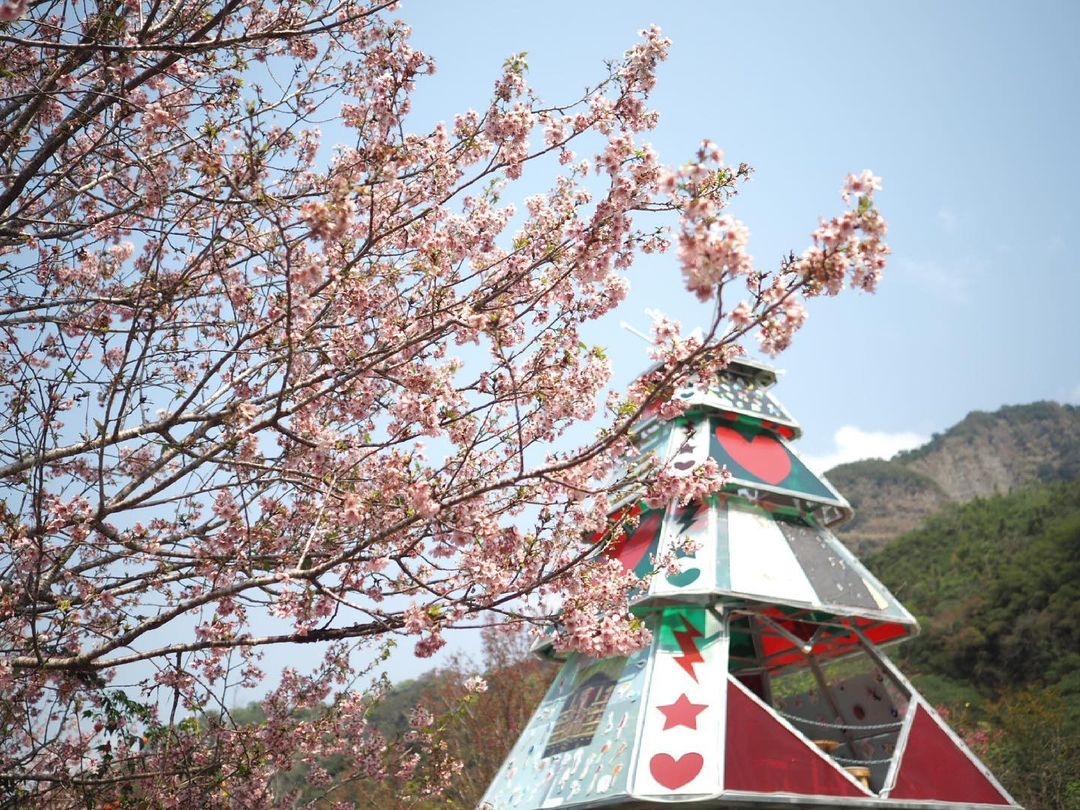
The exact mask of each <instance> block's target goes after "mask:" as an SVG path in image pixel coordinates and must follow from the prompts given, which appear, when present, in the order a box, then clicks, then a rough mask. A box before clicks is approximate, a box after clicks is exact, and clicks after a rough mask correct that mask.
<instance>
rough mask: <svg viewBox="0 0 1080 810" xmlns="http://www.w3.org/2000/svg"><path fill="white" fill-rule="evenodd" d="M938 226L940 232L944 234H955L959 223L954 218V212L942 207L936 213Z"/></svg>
mask: <svg viewBox="0 0 1080 810" xmlns="http://www.w3.org/2000/svg"><path fill="white" fill-rule="evenodd" d="M937 219H938V224H939V225H941V228H942V230H944V231H945V233H956V230H957V228H958V227H959V224H960V223H959V221H958V220H957V218H956V212H955V211H953V210H952V209H951V208H947V207H945V206H942V207H941V208H939V209H938V212H937Z"/></svg>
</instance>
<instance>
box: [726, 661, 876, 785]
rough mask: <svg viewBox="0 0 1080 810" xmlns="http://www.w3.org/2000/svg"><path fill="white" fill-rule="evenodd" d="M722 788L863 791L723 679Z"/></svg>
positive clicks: (755, 702)
mask: <svg viewBox="0 0 1080 810" xmlns="http://www.w3.org/2000/svg"><path fill="white" fill-rule="evenodd" d="M724 788H725V789H727V790H746V791H751V792H754V793H779V792H785V793H800V794H802V795H804V796H862V797H865V796H866V793H865V792H864V791H862V790H860V789H859V788H858V787H856V786H855V785H853V784H852V783H851V782H850V781H849V780H848V779H847V777H845V776H844V774H843V773H841V772H840V770H839V769H838V768H837V767H836V766H834V765H832V764H831V763H830V762H829V761H828V760H826V759H824V758H822V757H821V756H820V755H819V754H818V753H817V752H816V751H814V750H813V749H811V748H810V743H808V742H806V741H805V740H803V739H802V737H800V736H798V735H797V734H795V733H794V732H792V731H791V730H789V729H788V728H786V727H785V726H784V725H783V724H782V723H781V722H780V721H779V720H778V719H777V718H776V717H775V716H774V715H773V714H772V713H771V712H770V711H769V710H768V709H766V708H765V707H763V706H762V705H761V704H760V703H758V702H757V701H755V700H754V699H753V698H751V697H750V696H749V695H747V694H746V693H745V692H743V690H742V689H740V688H739V687H738V686H736V685H735V684H734V683H733V682H732V681H731V680H729V681H728V703H727V742H726V744H725V746H724Z"/></svg>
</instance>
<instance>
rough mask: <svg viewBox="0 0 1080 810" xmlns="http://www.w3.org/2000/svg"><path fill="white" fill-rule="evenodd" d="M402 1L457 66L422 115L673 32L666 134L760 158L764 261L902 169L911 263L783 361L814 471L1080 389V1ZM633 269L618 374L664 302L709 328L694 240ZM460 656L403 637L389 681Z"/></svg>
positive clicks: (599, 65) (755, 192) (591, 63)
mask: <svg viewBox="0 0 1080 810" xmlns="http://www.w3.org/2000/svg"><path fill="white" fill-rule="evenodd" d="M400 16H402V17H403V18H404V19H405V20H406V21H408V22H409V23H410V24H411V25H412V27H413V33H414V39H413V44H414V46H415V47H418V48H420V49H421V50H424V51H426V52H427V53H429V54H430V55H432V56H434V57H435V59H436V61H437V64H438V73H437V74H436V75H435V76H434V77H432V78H430V79H427V80H425V81H424V82H422V83H421V84H420V86H419V87H418V90H417V94H416V97H415V105H414V116H413V122H414V128H415V129H416V130H426V128H427V126H429V125H430V124H432V123H433V122H434V121H436V120H440V119H442V120H447V121H449V120H452V117H453V115H454V113H456V112H461V111H464V110H466V109H468V108H470V107H471V108H476V109H483V107H484V106H485V104H486V101H487V99H488V97H489V95H490V91H491V87H492V83H493V82H494V79H495V77H496V75H497V74H498V71H499V67H500V65H501V64H502V62H503V60H504V59H505V58H506V57H507V56H509V55H511V54H513V53H517V52H520V51H527V52H528V62H529V80H530V82H531V84H532V85H533V86H534V87H536V88H537V89H538V91H539V93H540V94H541V96H542V97H543V98H544V99H545V100H546V101H559V102H562V101H566V100H569V99H570V98H571V97H573V94H574V93H577V92H579V91H580V90H581V89H582V88H583V87H584V85H586V84H588V83H593V82H595V81H596V80H598V79H599V78H600V77H601V76H602V75H603V61H604V60H605V59H607V58H613V57H617V56H619V55H620V54H621V53H622V52H623V51H624V50H625V49H626V48H628V47H630V46H631V45H632V44H633V43H634V42H635V41H636V39H637V31H638V30H640V29H641V28H643V27H645V26H647V25H649V24H650V23H657V24H658V25H660V26H661V27H662V28H663V30H664V33H665V34H666V35H667V36H669V37H671V38H672V40H673V46H672V49H671V54H670V58H669V60H668V62H667V63H665V64H664V65H663V66H662V68H661V72H660V77H659V85H658V88H657V91H656V93H655V95H654V98H653V105H654V107H655V108H656V109H658V110H659V111H660V112H661V115H662V118H661V123H660V126H659V128H658V129H657V130H656V131H655V132H654V133H652V135H651V137H650V140H651V142H652V143H653V145H654V146H655V147H656V148H657V150H658V151H659V153H660V155H661V157H662V158H663V159H664V160H665V162H668V163H676V164H677V163H681V162H683V161H685V160H686V159H688V158H689V157H690V155H691V154H692V153H693V151H694V150H695V149H696V147H697V145H698V144H699V143H700V141H701V139H702V138H710V139H711V140H713V141H715V142H716V143H717V144H719V145H720V146H721V147H722V148H723V149H724V150H725V152H726V154H727V157H728V160H729V162H732V163H738V162H740V161H746V162H748V163H750V164H751V165H753V166H754V167H755V175H754V179H753V181H752V182H751V183H750V184H749V185H748V186H746V187H745V188H744V190H743V191H742V193H741V194H740V196H739V197H738V198H737V199H736V201H735V202H734V204H733V206H732V209H731V211H732V213H733V214H734V215H735V216H737V217H739V218H740V219H742V220H743V221H744V222H746V223H747V224H748V225H749V227H750V230H751V243H750V247H751V252H752V253H753V255H754V256H755V258H756V259H757V261H758V262H759V264H760V265H761V266H765V267H771V266H774V265H775V263H776V262H777V261H778V260H779V258H780V257H781V256H782V255H783V254H785V253H786V252H787V251H789V250H795V251H796V252H800V251H801V250H802V249H803V248H804V247H805V246H806V245H807V243H808V238H809V233H810V231H812V230H813V228H814V227H815V225H816V222H817V217H818V216H820V215H825V216H829V215H832V214H834V213H836V212H838V211H839V210H840V206H841V201H840V199H839V189H840V185H841V183H842V181H843V178H844V177H845V175H846V174H847V173H848V172H850V171H859V170H861V169H864V168H871V169H873V170H874V171H875V173H877V174H878V175H880V176H881V177H882V178H883V179H884V190H883V192H882V193H881V194H880V197H879V207H880V208H881V210H882V212H883V213H884V214H885V216H886V218H887V219H888V221H889V224H890V239H889V241H890V244H891V245H892V248H893V256H892V261H891V265H890V267H889V269H888V271H887V274H886V277H885V279H884V281H883V282H882V284H881V286H880V287H879V290H878V292H877V294H876V295H873V296H867V295H863V294H857V293H854V292H848V293H846V294H844V295H841V296H840V297H838V298H836V299H824V300H817V301H814V302H812V305H811V308H810V319H809V320H808V322H807V324H806V326H805V327H804V328H803V330H802V332H801V333H800V335H799V336H798V338H797V340H796V342H795V344H794V345H793V347H792V348H791V349H790V350H789V351H788V352H786V353H785V354H783V355H781V356H780V357H779V358H777V359H776V360H775V361H774V362H775V364H776V365H777V366H778V367H780V368H782V369H785V370H786V372H787V373H786V374H785V375H784V377H783V378H782V380H781V383H780V385H779V386H778V388H777V389H776V393H777V395H778V396H779V398H780V399H781V401H783V402H784V403H785V405H787V407H788V408H789V409H790V410H791V412H792V413H793V415H794V416H795V418H796V419H798V420H799V421H800V422H801V424H802V426H803V428H804V431H805V435H804V437H803V438H802V439H801V440H800V442H799V444H798V447H799V449H800V450H801V451H802V453H803V454H804V456H805V457H807V458H808V460H810V461H811V462H816V463H817V464H819V465H821V466H822V467H823V468H827V467H829V466H832V465H833V464H834V463H838V462H840V461H843V460H849V459H851V458H858V457H866V456H876V455H883V456H887V455H888V454H889V453H891V452H893V451H894V450H896V449H898V448H901V447H905V446H913V445H915V444H918V443H921V442H922V441H925V440H926V439H927V438H929V436H930V435H931V434H932V433H934V432H936V431H942V430H944V429H946V428H948V427H949V426H950V425H952V424H954V423H956V422H957V421H959V420H960V419H961V418H963V417H964V416H965V415H966V414H967V413H968V412H969V411H972V410H976V409H980V410H994V409H997V408H998V407H1000V406H1002V405H1005V404H1018V403H1026V402H1032V401H1035V400H1040V399H1052V400H1057V401H1060V402H1073V403H1080V318H1078V317H1077V315H1076V309H1077V306H1078V302H1080V272H1078V270H1080V267H1078V266H1077V265H1078V260H1077V258H1076V255H1077V254H1076V252H1075V251H1074V250H1073V249H1072V245H1071V238H1072V236H1073V235H1074V234H1075V233H1077V232H1078V230H1080V205H1078V204H1077V202H1076V191H1075V190H1076V189H1077V188H1078V187H1080V159H1078V157H1077V152H1076V144H1077V142H1078V139H1077V135H1076V133H1077V124H1078V107H1080V86H1078V84H1080V49H1077V48H1076V47H1075V45H1074V42H1073V37H1074V35H1075V32H1076V31H1077V30H1080V4H1073V3H1064V2H1063V3H1045V2H1044V3H1026V4H1024V6H1023V7H1021V6H1020V5H1019V4H1015V3H1001V2H955V0H953V1H952V2H948V3H944V2H941V3H929V2H918V3H913V2H905V3H892V4H886V3H865V2H859V3H856V2H842V3H841V2H834V3H829V4H820V3H819V4H811V3H802V2H799V3H796V2H788V3H766V2H755V3H740V4H736V3H729V2H709V3H705V2H695V3H689V2H682V3H669V4H666V5H665V6H661V5H660V4H657V3H647V2H618V3H614V2H581V0H578V2H573V3H571V2H565V0H546V1H545V2H542V3H537V2H500V3H498V4H493V3H479V2H471V3H469V2H458V3H447V2H437V1H436V0H426V2H417V3H412V4H409V3H406V4H405V5H404V7H403V8H402V10H401V12H400ZM327 134H328V135H329V134H330V133H329V132H328V133H327ZM526 180H527V181H529V180H530V178H529V177H528V176H527V177H526ZM548 180H550V176H545V177H540V178H535V179H533V180H532V182H536V183H543V182H544V181H548ZM535 190H538V187H530V188H529V189H528V191H529V192H532V191H535ZM630 279H631V283H632V292H631V297H630V299H629V301H628V302H627V303H626V305H625V306H624V308H623V309H622V310H621V311H620V312H619V313H617V314H616V315H615V316H614V317H612V318H610V319H609V320H607V321H605V322H604V323H602V324H599V325H598V327H597V329H596V330H595V331H594V332H593V339H594V340H595V341H597V342H599V343H601V344H603V345H605V346H606V347H607V348H608V350H609V354H610V356H611V357H612V359H613V362H614V363H615V371H616V383H617V384H625V383H626V382H627V381H629V380H630V379H631V378H632V377H633V376H634V375H636V374H637V373H638V372H639V371H640V370H641V369H642V368H643V367H644V366H645V365H646V363H647V361H646V358H645V353H644V350H645V345H644V343H643V342H642V341H640V340H639V339H638V338H635V337H633V336H632V335H630V334H629V333H627V332H626V331H624V330H621V329H620V328H619V326H618V323H619V321H620V320H625V321H628V322H630V323H631V324H633V325H635V326H637V327H638V328H640V329H646V328H647V325H648V322H649V319H648V316H647V315H646V314H645V311H646V309H649V308H659V309H662V310H664V311H665V312H667V313H668V314H669V315H672V316H673V317H677V318H678V319H679V320H680V321H681V322H682V323H683V325H684V327H686V328H687V329H689V328H692V327H693V326H695V325H696V324H698V323H702V322H704V321H705V319H706V317H707V314H708V313H707V311H706V310H705V309H703V308H702V305H700V304H698V303H697V302H696V301H694V300H693V299H692V298H691V296H689V295H688V294H687V293H685V292H684V291H683V289H682V285H681V278H680V273H679V270H678V267H677V263H676V259H675V257H674V255H668V256H661V257H642V259H641V260H640V261H639V262H638V263H637V264H636V265H635V266H634V268H633V269H632V270H631V271H630ZM474 642H475V640H471V639H469V638H468V637H465V638H458V639H454V640H452V642H451V644H450V645H448V649H447V651H446V652H447V653H450V652H451V651H453V650H461V649H464V650H465V651H466V652H468V651H470V650H471V649H473V648H474ZM403 647H409V648H411V645H403ZM444 659H445V656H444V655H440V656H438V657H437V658H436V659H434V660H432V661H418V660H416V659H413V658H412V657H411V655H409V654H406V653H405V650H404V649H403V650H402V654H400V655H399V654H395V656H394V658H393V660H392V662H391V675H392V676H393V677H394V678H395V679H401V678H405V677H411V676H414V675H416V674H418V673H420V672H422V671H424V670H426V669H428V668H430V666H432V665H433V664H437V663H439V662H440V661H442V660H444Z"/></svg>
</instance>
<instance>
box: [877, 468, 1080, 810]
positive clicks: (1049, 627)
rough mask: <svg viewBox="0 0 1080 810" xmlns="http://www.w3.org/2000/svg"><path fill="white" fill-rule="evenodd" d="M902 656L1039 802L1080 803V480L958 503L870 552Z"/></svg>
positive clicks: (1001, 771)
mask: <svg viewBox="0 0 1080 810" xmlns="http://www.w3.org/2000/svg"><path fill="white" fill-rule="evenodd" d="M867 562H868V564H869V565H870V567H871V568H872V569H873V570H874V571H875V572H876V573H877V574H878V575H879V576H880V577H881V578H882V580H883V581H884V582H885V584H886V585H888V586H889V587H890V588H891V589H892V590H893V592H894V593H895V594H896V596H897V597H899V598H900V599H901V600H902V601H903V602H904V603H905V604H906V605H907V607H908V608H909V609H911V610H912V612H914V613H915V615H916V616H917V618H918V619H919V622H920V624H921V625H922V635H921V636H920V637H919V638H916V639H915V640H913V641H911V642H909V643H908V644H905V645H902V646H901V647H899V648H897V650H896V653H895V657H896V658H897V660H898V663H899V664H900V666H901V667H902V668H903V669H904V670H905V671H907V672H908V674H909V675H911V676H912V678H913V680H914V681H915V683H916V685H917V686H918V688H919V689H920V690H921V691H922V692H923V694H924V695H926V697H927V698H928V699H929V700H931V701H932V702H934V703H935V704H938V705H939V706H942V707H944V708H945V709H946V712H947V714H948V715H949V719H950V722H952V723H953V724H954V725H955V726H956V727H957V728H958V729H959V730H960V731H961V733H963V734H964V736H965V738H966V739H967V740H968V743H969V744H970V745H971V746H972V747H973V748H974V749H975V750H976V751H977V752H978V753H979V754H980V756H982V757H983V759H984V761H985V762H986V763H987V764H988V765H989V766H990V768H991V770H993V771H994V773H995V775H996V776H997V777H998V778H999V779H1000V780H1001V782H1002V783H1003V784H1004V785H1005V787H1006V788H1007V789H1008V790H1009V791H1010V792H1011V793H1012V794H1013V796H1014V798H1016V799H1017V800H1018V801H1019V802H1020V803H1021V804H1023V805H1024V806H1025V807H1027V808H1030V810H1043V809H1044V808H1046V810H1080V479H1076V480H1073V481H1071V482H1068V483H1056V484H1048V485H1039V486H1033V487H1030V488H1027V489H1023V490H1020V491H1017V492H1014V493H1011V494H1009V495H1005V496H998V497H994V498H985V499H977V500H975V501H971V502H969V503H966V504H963V505H952V506H949V507H947V508H946V509H944V510H942V511H941V512H940V513H938V514H937V515H936V516H934V517H933V518H931V519H930V520H928V521H927V522H926V523H925V524H924V525H923V526H922V527H921V528H919V529H917V530H915V531H912V532H909V533H908V534H905V535H904V536H902V537H900V538H899V539H897V540H896V541H895V542H893V543H892V544H890V545H889V546H888V547H886V548H885V549H883V550H882V551H880V552H878V553H877V554H875V555H873V556H872V557H870V558H869V559H868V560H867Z"/></svg>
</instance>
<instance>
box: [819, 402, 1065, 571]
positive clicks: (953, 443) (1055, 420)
mask: <svg viewBox="0 0 1080 810" xmlns="http://www.w3.org/2000/svg"><path fill="white" fill-rule="evenodd" d="M1078 475H1080V408H1078V407H1076V406H1072V405H1060V404H1058V403H1056V402H1035V403H1033V404H1031V405H1009V406H1006V407H1003V408H1001V409H999V410H997V411H995V412H994V413H986V412H984V411H973V412H972V413H970V414H968V415H967V416H966V417H964V419H963V420H962V421H960V422H959V423H958V424H956V425H954V426H953V427H951V428H949V429H948V430H946V431H945V432H944V433H941V434H935V435H934V437H933V438H932V439H931V440H930V441H929V442H927V443H926V444H924V445H923V446H922V447H917V448H915V449H914V450H909V451H907V452H905V453H900V454H899V455H897V456H895V457H894V458H893V459H891V460H889V461H882V460H881V459H871V460H868V461H856V462H853V463H851V464H841V465H840V466H838V467H834V468H833V469H831V470H829V471H828V472H827V473H826V476H827V477H828V479H829V480H830V481H831V482H832V483H833V485H834V486H835V487H836V488H837V489H838V490H839V491H840V492H841V493H842V494H843V495H844V496H845V497H846V498H847V499H848V500H849V501H850V502H851V505H852V507H854V509H855V518H854V519H853V520H852V521H851V522H850V523H848V524H847V525H845V526H842V527H840V529H839V531H838V532H837V535H838V536H839V537H840V539H841V540H843V541H844V542H845V543H846V544H847V545H848V546H849V547H850V548H851V549H852V550H853V551H855V553H856V554H866V553H870V552H874V551H876V550H878V549H881V548H883V547H884V546H886V545H888V543H889V542H891V541H892V540H893V539H894V538H896V537H898V536H899V535H901V534H903V533H904V532H907V531H910V530H912V529H914V528H915V527H916V526H918V525H920V524H921V523H922V522H923V521H924V520H925V519H926V518H927V517H929V516H930V515H933V514H935V513H936V512H938V511H939V510H940V509H942V507H944V506H945V505H947V504H950V503H964V502H967V501H970V500H972V499H974V498H986V497H990V496H992V495H996V494H1006V493H1009V492H1013V491H1015V490H1017V489H1019V488H1022V487H1024V486H1027V485H1029V484H1033V483H1049V482H1053V481H1070V480H1072V479H1074V478H1076V477H1077V476H1078Z"/></svg>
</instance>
